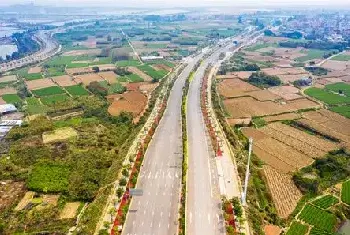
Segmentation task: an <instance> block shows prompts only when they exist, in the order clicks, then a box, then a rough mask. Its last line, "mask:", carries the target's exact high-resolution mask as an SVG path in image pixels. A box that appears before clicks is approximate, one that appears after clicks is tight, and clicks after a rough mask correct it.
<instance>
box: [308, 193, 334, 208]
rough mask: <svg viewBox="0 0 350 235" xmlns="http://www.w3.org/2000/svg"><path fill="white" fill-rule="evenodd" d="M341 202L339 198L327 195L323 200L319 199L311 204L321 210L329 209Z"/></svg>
mask: <svg viewBox="0 0 350 235" xmlns="http://www.w3.org/2000/svg"><path fill="white" fill-rule="evenodd" d="M338 202H339V200H338V198H336V197H334V196H333V195H326V196H323V197H321V198H318V199H316V200H314V201H312V202H311V203H312V204H313V205H314V206H317V207H319V208H321V209H327V208H329V207H331V206H333V205H335V204H337V203H338Z"/></svg>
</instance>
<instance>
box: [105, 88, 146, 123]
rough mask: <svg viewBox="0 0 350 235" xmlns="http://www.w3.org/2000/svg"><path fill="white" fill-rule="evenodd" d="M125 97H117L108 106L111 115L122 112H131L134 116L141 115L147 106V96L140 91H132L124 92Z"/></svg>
mask: <svg viewBox="0 0 350 235" xmlns="http://www.w3.org/2000/svg"><path fill="white" fill-rule="evenodd" d="M122 97H123V99H120V98H117V99H115V100H114V101H113V102H112V104H111V105H110V106H109V108H108V112H109V113H110V114H111V115H114V116H117V115H119V114H120V113H121V112H131V113H133V115H134V117H136V116H137V115H139V114H140V113H141V112H142V110H143V109H144V107H145V106H146V102H147V97H146V96H144V95H143V94H142V93H141V92H139V91H130V92H126V93H124V94H122Z"/></svg>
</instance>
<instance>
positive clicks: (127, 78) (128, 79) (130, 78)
mask: <svg viewBox="0 0 350 235" xmlns="http://www.w3.org/2000/svg"><path fill="white" fill-rule="evenodd" d="M118 81H119V82H143V81H144V80H143V79H142V78H141V77H140V76H139V75H137V74H130V75H125V76H119V77H118Z"/></svg>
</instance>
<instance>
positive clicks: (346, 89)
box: [326, 82, 350, 97]
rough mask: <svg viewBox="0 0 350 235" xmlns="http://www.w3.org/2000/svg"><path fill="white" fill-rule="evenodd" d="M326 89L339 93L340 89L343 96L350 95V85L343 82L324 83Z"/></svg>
mask: <svg viewBox="0 0 350 235" xmlns="http://www.w3.org/2000/svg"><path fill="white" fill-rule="evenodd" d="M326 89H327V90H330V91H333V92H335V93H339V91H341V92H342V93H343V94H344V95H345V96H347V97H350V85H349V84H347V83H345V82H338V83H333V84H329V85H326Z"/></svg>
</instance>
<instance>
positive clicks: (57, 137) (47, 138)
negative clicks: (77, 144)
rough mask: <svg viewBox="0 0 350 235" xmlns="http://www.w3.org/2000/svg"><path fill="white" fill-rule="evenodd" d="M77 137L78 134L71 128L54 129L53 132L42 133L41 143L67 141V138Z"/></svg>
mask: <svg viewBox="0 0 350 235" xmlns="http://www.w3.org/2000/svg"><path fill="white" fill-rule="evenodd" d="M77 135H78V133H77V132H76V130H74V129H73V128H71V127H63V128H59V129H56V130H55V131H51V132H44V133H43V136H42V137H43V143H44V144H47V143H51V142H56V141H62V140H67V139H69V138H72V137H76V136H77Z"/></svg>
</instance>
